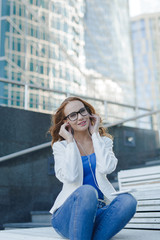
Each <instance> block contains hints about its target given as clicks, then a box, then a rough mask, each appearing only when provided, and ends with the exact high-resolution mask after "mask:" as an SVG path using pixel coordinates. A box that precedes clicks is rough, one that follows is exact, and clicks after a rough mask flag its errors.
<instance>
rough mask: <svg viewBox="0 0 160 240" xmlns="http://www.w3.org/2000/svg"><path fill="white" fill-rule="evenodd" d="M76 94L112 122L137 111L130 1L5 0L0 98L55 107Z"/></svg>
mask: <svg viewBox="0 0 160 240" xmlns="http://www.w3.org/2000/svg"><path fill="white" fill-rule="evenodd" d="M70 94H72V95H81V96H82V97H88V98H90V99H91V98H92V100H91V103H93V104H94V106H95V107H96V108H97V109H98V110H99V112H100V113H102V114H103V116H104V115H105V118H106V119H107V122H113V121H118V120H122V119H124V118H128V117H130V116H133V115H134V114H135V109H136V99H135V85H134V74H133V61H132V48H131V38H130V19H129V9H128V0H118V1H117V0H113V1H110V0H101V1H98V0H92V1H89V0H0V104H1V105H4V106H15V107H20V108H25V109H32V110H36V111H44V112H53V111H54V110H55V109H56V108H57V107H58V106H59V104H60V103H61V102H62V100H63V99H64V98H65V97H66V96H67V95H70ZM95 98H96V99H97V98H98V99H100V101H98V100H94V99H95ZM101 99H102V101H101ZM109 101H111V102H112V103H109ZM122 105H123V106H122ZM128 105H131V106H129V107H128ZM117 113H118V114H117Z"/></svg>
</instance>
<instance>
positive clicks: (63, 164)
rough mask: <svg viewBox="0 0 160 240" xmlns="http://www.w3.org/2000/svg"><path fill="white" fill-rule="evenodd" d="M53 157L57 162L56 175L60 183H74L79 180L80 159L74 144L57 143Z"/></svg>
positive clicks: (54, 145)
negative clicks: (78, 160) (78, 161)
mask: <svg viewBox="0 0 160 240" xmlns="http://www.w3.org/2000/svg"><path fill="white" fill-rule="evenodd" d="M53 155H54V161H55V174H56V177H57V178H58V179H59V181H61V182H62V183H63V182H66V181H67V182H74V181H76V179H77V178H78V176H79V174H78V164H77V159H78V157H79V155H78V152H77V149H76V147H75V143H74V142H70V143H68V144H66V145H65V144H64V143H62V142H55V143H54V144H53Z"/></svg>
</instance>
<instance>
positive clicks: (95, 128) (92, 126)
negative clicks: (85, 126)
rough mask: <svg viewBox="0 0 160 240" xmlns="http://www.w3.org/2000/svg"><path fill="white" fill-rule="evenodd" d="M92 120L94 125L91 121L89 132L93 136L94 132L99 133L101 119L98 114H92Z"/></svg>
mask: <svg viewBox="0 0 160 240" xmlns="http://www.w3.org/2000/svg"><path fill="white" fill-rule="evenodd" d="M90 118H91V119H92V123H91V121H90V124H89V131H90V133H91V134H93V133H94V132H98V131H99V124H100V117H99V116H98V115H96V114H92V115H90Z"/></svg>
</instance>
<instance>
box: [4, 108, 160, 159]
mask: <svg viewBox="0 0 160 240" xmlns="http://www.w3.org/2000/svg"><path fill="white" fill-rule="evenodd" d="M158 113H160V109H159V110H156V111H152V112H150V113H147V114H141V115H139V116H134V117H132V118H128V119H125V120H123V121H118V122H116V123H113V124H106V125H104V126H105V127H106V128H109V127H114V126H120V125H122V124H123V123H125V122H129V121H132V120H136V119H138V118H142V117H146V116H150V115H154V114H158ZM49 146H51V142H47V143H43V144H40V145H37V146H34V147H31V148H27V149H25V150H21V151H18V152H15V153H12V154H9V155H6V156H3V157H0V162H4V161H7V160H9V159H13V158H15V157H19V156H22V155H25V154H27V153H31V152H35V151H37V150H41V149H44V148H47V147H49Z"/></svg>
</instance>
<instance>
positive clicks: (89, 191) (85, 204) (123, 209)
mask: <svg viewBox="0 0 160 240" xmlns="http://www.w3.org/2000/svg"><path fill="white" fill-rule="evenodd" d="M136 205H137V202H136V200H135V198H134V197H133V196H132V195H131V194H128V193H124V194H120V195H118V196H117V197H116V198H115V199H114V200H113V201H112V202H111V203H110V204H109V205H107V206H104V207H102V208H99V207H98V198H97V191H96V190H95V189H94V188H93V187H92V186H90V185H83V186H81V187H79V188H78V189H77V190H76V191H74V192H73V193H72V194H71V195H70V196H69V197H68V199H67V200H66V201H65V202H64V204H63V205H62V206H61V207H60V208H58V210H56V211H55V212H54V213H53V217H52V226H53V228H54V229H55V230H56V232H58V233H59V234H60V235H61V236H63V237H65V238H68V239H70V240H91V239H92V240H101V239H103V240H108V239H110V238H112V237H113V236H114V235H115V234H116V233H118V232H119V231H120V230H121V229H122V228H124V226H125V225H126V224H127V223H128V222H129V220H130V219H131V218H132V217H133V215H134V214H135V212H136Z"/></svg>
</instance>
